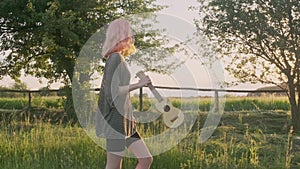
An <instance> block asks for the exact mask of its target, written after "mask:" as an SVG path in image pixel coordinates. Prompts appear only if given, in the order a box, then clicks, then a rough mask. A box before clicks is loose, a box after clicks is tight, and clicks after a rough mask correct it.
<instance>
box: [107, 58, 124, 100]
mask: <svg viewBox="0 0 300 169" xmlns="http://www.w3.org/2000/svg"><path fill="white" fill-rule="evenodd" d="M120 63H121V56H120V55H119V54H118V53H113V54H111V55H110V56H109V58H108V60H107V62H106V65H105V73H104V78H105V85H104V88H105V92H104V93H105V98H106V99H107V101H108V103H109V104H110V105H112V104H113V100H114V98H113V97H115V96H117V93H118V92H119V86H120V77H119V71H120V70H119V65H120Z"/></svg>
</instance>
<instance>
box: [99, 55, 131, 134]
mask: <svg viewBox="0 0 300 169" xmlns="http://www.w3.org/2000/svg"><path fill="white" fill-rule="evenodd" d="M130 77H131V76H130V72H129V69H128V66H127V64H126V62H124V61H123V59H122V56H121V55H120V54H118V53H112V54H110V56H109V57H108V59H107V61H106V63H105V68H104V74H103V79H102V83H101V89H100V93H99V99H98V107H99V111H98V112H97V114H96V134H97V136H98V137H104V138H107V139H124V138H126V137H129V136H131V135H133V134H135V132H136V128H135V125H134V120H133V115H132V105H131V101H130V96H129V92H128V93H125V94H119V86H128V85H129V83H130Z"/></svg>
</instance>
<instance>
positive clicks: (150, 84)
mask: <svg viewBox="0 0 300 169" xmlns="http://www.w3.org/2000/svg"><path fill="white" fill-rule="evenodd" d="M148 87H149V89H150V90H151V92H152V94H153V95H154V96H155V98H156V99H157V100H158V101H159V102H162V101H163V100H164V99H163V97H162V96H161V95H160V94H159V93H158V91H157V90H156V89H155V87H154V86H153V84H152V83H149V84H148Z"/></svg>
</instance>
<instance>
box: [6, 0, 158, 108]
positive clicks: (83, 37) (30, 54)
mask: <svg viewBox="0 0 300 169" xmlns="http://www.w3.org/2000/svg"><path fill="white" fill-rule="evenodd" d="M159 9H161V7H160V6H156V5H154V4H153V1H151V0H130V1H116V0H113V1H111V0H100V1H98V0H85V1H82V0H20V1H11V0H2V1H1V2H0V36H1V41H0V51H8V53H9V54H8V55H7V57H6V58H5V59H4V60H3V61H1V62H0V70H1V72H0V78H1V77H3V76H5V75H9V76H10V77H12V78H13V79H18V78H19V77H20V75H21V71H22V70H23V71H24V72H25V74H26V75H34V76H35V77H38V78H40V77H44V78H47V79H48V80H49V83H52V82H55V81H58V80H62V82H63V83H64V84H65V85H66V87H64V89H66V90H68V92H66V95H67V98H68V99H67V100H66V102H67V103H68V104H67V105H72V100H71V98H72V97H71V89H70V84H71V81H72V77H73V71H74V66H75V62H76V59H77V57H78V55H79V53H80V50H81V48H82V46H83V45H84V44H85V42H86V41H87V40H88V38H89V37H90V36H91V35H92V34H93V33H95V32H96V31H97V30H98V29H99V28H100V27H102V26H104V25H106V24H107V23H109V22H111V21H112V20H114V19H116V18H119V17H121V16H124V15H129V14H134V13H140V12H153V11H157V10H159Z"/></svg>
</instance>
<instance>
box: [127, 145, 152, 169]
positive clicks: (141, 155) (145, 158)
mask: <svg viewBox="0 0 300 169" xmlns="http://www.w3.org/2000/svg"><path fill="white" fill-rule="evenodd" d="M128 149H129V150H130V151H131V152H132V153H133V154H134V155H135V156H136V157H137V158H138V165H137V166H136V169H149V168H150V166H151V164H152V161H153V157H152V155H151V153H150V152H149V150H148V148H147V145H146V144H145V142H144V141H143V140H142V139H140V140H137V141H135V142H133V143H132V144H131V145H130V146H129V147H128Z"/></svg>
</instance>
